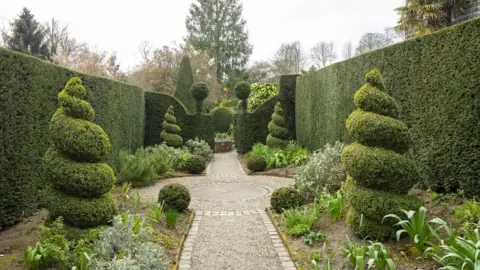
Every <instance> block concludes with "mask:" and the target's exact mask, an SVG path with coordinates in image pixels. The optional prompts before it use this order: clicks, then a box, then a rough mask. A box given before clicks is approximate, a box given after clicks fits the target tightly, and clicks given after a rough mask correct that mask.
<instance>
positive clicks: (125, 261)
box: [91, 214, 165, 270]
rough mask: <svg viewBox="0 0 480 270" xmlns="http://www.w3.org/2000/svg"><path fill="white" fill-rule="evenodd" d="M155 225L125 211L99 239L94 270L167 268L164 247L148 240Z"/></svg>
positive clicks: (92, 264)
mask: <svg viewBox="0 0 480 270" xmlns="http://www.w3.org/2000/svg"><path fill="white" fill-rule="evenodd" d="M151 238H152V234H151V228H150V227H149V226H147V224H146V223H145V221H144V219H143V218H141V217H139V216H137V215H129V214H122V215H119V216H116V217H115V218H114V220H113V226H112V227H111V228H108V229H107V230H105V231H104V232H103V233H102V234H101V235H100V239H99V240H98V242H97V245H96V249H95V253H96V254H97V257H96V258H95V259H93V260H92V261H91V267H92V269H112V270H117V269H139V270H140V269H141V270H143V269H165V264H164V249H163V247H161V246H159V245H156V244H154V243H151V242H148V241H149V239H151Z"/></svg>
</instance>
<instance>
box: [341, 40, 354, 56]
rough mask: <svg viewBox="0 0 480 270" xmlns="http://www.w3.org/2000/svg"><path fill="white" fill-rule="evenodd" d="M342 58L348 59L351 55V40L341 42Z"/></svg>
mask: <svg viewBox="0 0 480 270" xmlns="http://www.w3.org/2000/svg"><path fill="white" fill-rule="evenodd" d="M342 56H343V59H349V58H352V56H353V44H352V42H351V41H347V42H345V43H344V44H343V50H342Z"/></svg>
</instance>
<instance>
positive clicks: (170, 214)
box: [165, 209, 178, 227]
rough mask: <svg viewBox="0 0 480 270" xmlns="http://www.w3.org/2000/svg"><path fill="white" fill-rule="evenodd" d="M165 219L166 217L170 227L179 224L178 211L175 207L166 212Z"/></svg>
mask: <svg viewBox="0 0 480 270" xmlns="http://www.w3.org/2000/svg"><path fill="white" fill-rule="evenodd" d="M165 219H166V221H167V225H168V226H169V227H175V225H177V219H178V211H176V210H174V209H169V210H168V211H167V212H166V213H165Z"/></svg>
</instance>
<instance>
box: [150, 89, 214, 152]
mask: <svg viewBox="0 0 480 270" xmlns="http://www.w3.org/2000/svg"><path fill="white" fill-rule="evenodd" d="M170 105H172V106H173V111H174V112H175V118H176V120H177V121H176V122H177V123H176V124H177V125H178V126H179V127H180V129H181V131H180V136H182V138H183V141H184V142H186V141H188V140H190V139H195V137H198V138H199V139H202V140H205V141H206V142H207V143H208V144H209V145H210V147H211V148H212V149H215V126H214V122H213V115H210V114H187V111H186V109H185V106H183V104H182V103H180V101H178V100H177V99H176V98H174V97H172V96H170V95H166V94H162V93H154V92H145V140H144V144H145V146H153V145H156V144H161V143H162V139H161V137H160V133H162V130H163V127H162V123H163V121H164V120H165V113H166V112H167V110H168V108H169V107H170Z"/></svg>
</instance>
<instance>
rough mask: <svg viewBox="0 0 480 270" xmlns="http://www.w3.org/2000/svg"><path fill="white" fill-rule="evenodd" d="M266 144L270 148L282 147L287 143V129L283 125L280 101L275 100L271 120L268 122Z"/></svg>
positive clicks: (283, 119)
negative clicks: (275, 103)
mask: <svg viewBox="0 0 480 270" xmlns="http://www.w3.org/2000/svg"><path fill="white" fill-rule="evenodd" d="M268 131H269V132H270V133H269V134H268V136H267V145H268V146H269V147H272V148H284V147H286V146H287V144H288V141H287V139H288V129H287V128H286V127H285V118H284V116H283V109H282V106H281V104H280V102H277V105H275V109H274V111H273V114H272V121H270V123H268Z"/></svg>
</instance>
